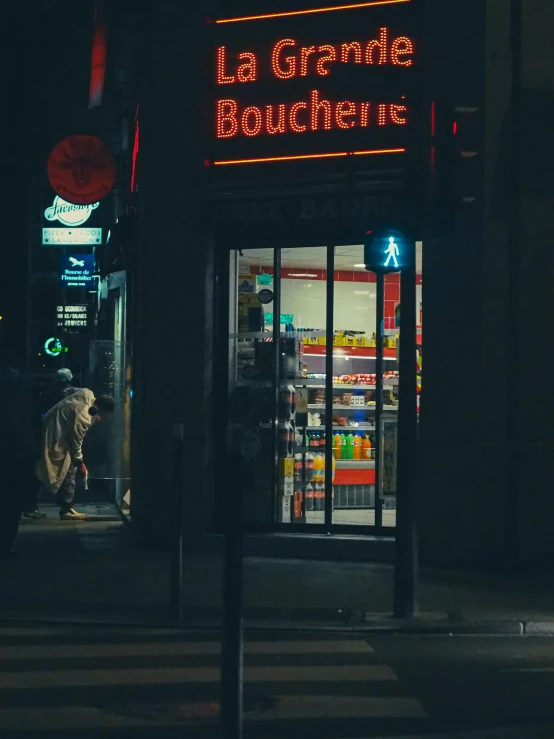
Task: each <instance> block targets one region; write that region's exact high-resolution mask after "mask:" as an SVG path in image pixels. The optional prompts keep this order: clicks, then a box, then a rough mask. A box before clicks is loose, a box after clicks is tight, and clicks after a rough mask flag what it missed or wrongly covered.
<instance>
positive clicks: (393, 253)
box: [384, 236, 400, 267]
mask: <svg viewBox="0 0 554 739" xmlns="http://www.w3.org/2000/svg"><path fill="white" fill-rule="evenodd" d="M385 254H388V256H387V261H386V262H385V265H384V266H385V267H388V266H389V264H390V263H391V259H392V262H393V265H394V266H395V267H398V259H397V257H398V256H399V254H400V251H399V249H398V244H397V243H396V241H395V240H394V236H389V245H388V246H387V248H386V249H385Z"/></svg>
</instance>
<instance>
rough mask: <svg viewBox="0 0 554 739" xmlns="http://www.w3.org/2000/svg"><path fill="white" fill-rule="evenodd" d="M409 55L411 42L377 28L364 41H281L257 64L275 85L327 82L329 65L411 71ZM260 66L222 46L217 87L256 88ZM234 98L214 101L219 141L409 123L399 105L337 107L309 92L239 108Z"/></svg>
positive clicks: (411, 55) (249, 56) (244, 53)
mask: <svg viewBox="0 0 554 739" xmlns="http://www.w3.org/2000/svg"><path fill="white" fill-rule="evenodd" d="M414 54H415V52H414V43H413V41H412V40H411V39H410V38H408V37H407V36H398V37H393V36H392V34H391V32H390V30H389V29H388V28H386V27H382V28H379V29H378V30H377V31H376V32H375V34H374V38H372V39H369V40H367V41H346V42H344V43H339V44H321V45H317V46H316V45H311V46H301V45H300V44H299V43H298V42H297V41H296V40H295V39H293V38H283V39H280V40H279V41H277V42H276V43H275V44H274V45H273V47H272V48H271V51H270V53H269V58H268V59H266V60H262V66H264V69H266V70H267V71H266V74H267V73H268V72H269V73H270V74H271V75H272V76H273V78H274V79H277V80H283V81H285V80H292V79H295V78H298V77H310V76H313V77H327V76H328V75H330V74H331V73H332V66H331V65H332V63H333V62H337V61H340V62H348V63H351V64H370V65H394V66H401V67H410V66H412V65H413V64H414ZM260 66H261V65H260V59H259V58H258V56H257V55H256V54H254V53H252V52H250V51H241V52H238V53H235V52H230V51H229V49H228V48H227V47H226V46H219V47H218V48H217V59H216V84H218V85H235V84H237V83H247V82H256V81H258V80H259V72H260ZM229 92H230V91H229ZM237 94H238V93H234V94H232V95H230V94H228V95H227V96H226V97H225V98H223V99H221V100H217V101H216V121H215V123H216V132H215V133H216V137H217V138H218V139H229V138H233V137H235V136H248V137H255V136H260V135H266V134H269V135H276V134H285V133H306V132H309V131H330V130H332V129H349V128H356V127H357V128H367V127H369V126H404V125H406V124H407V123H408V108H407V106H406V105H402V104H396V103H370V102H354V101H350V100H342V101H340V102H337V101H331V100H327V99H325V98H324V97H323V96H322V93H321V92H319V91H318V90H311V91H310V93H309V99H304V100H299V101H298V102H293V103H275V104H272V105H261V106H257V105H251V104H250V105H248V106H243V105H241V103H240V101H239V100H238V99H237Z"/></svg>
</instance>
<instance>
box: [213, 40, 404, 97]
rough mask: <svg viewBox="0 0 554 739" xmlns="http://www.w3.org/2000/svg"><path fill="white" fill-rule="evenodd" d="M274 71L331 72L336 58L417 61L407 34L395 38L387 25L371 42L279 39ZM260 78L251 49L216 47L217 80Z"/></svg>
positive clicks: (287, 76)
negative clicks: (237, 50)
mask: <svg viewBox="0 0 554 739" xmlns="http://www.w3.org/2000/svg"><path fill="white" fill-rule="evenodd" d="M270 59H271V71H272V73H273V75H274V77H276V78H277V79H279V80H291V79H294V77H306V76H308V75H318V76H320V77H324V76H326V75H328V74H329V73H330V71H331V70H330V68H329V64H330V63H331V62H335V61H342V62H352V63H354V64H380V65H384V64H389V65H394V66H401V67H411V66H412V64H413V63H414V43H413V41H412V40H411V39H410V38H408V37H407V36H398V37H397V38H394V39H392V38H391V35H390V31H389V29H388V28H386V27H385V28H380V29H379V33H378V36H377V38H375V39H371V40H369V41H348V42H345V43H342V44H322V45H320V46H299V45H298V42H297V41H295V39H292V38H284V39H280V40H279V41H277V43H276V44H274V46H273V48H272V49H271V54H270ZM257 79H258V60H257V57H256V55H255V54H253V53H252V52H250V51H243V52H241V53H239V54H234V55H232V54H229V51H228V49H227V48H226V47H225V46H219V47H218V49H217V68H216V82H217V84H218V85H228V84H233V83H234V82H255V81H256V80H257Z"/></svg>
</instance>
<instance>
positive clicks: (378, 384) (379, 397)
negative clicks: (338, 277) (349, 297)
mask: <svg viewBox="0 0 554 739" xmlns="http://www.w3.org/2000/svg"><path fill="white" fill-rule="evenodd" d="M384 327H385V276H384V275H382V274H378V275H377V331H376V334H377V347H376V349H375V528H376V529H377V530H379V529H380V528H381V527H382V526H383V471H384V470H383V384H384V383H383V357H384V347H383V341H384V338H385V334H384Z"/></svg>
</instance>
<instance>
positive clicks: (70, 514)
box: [60, 508, 87, 521]
mask: <svg viewBox="0 0 554 739" xmlns="http://www.w3.org/2000/svg"><path fill="white" fill-rule="evenodd" d="M86 517H87V516H86V514H85V513H79V511H76V510H75V508H70V509H69V510H68V511H60V520H61V521H82V520H83V519H84V518H86Z"/></svg>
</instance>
